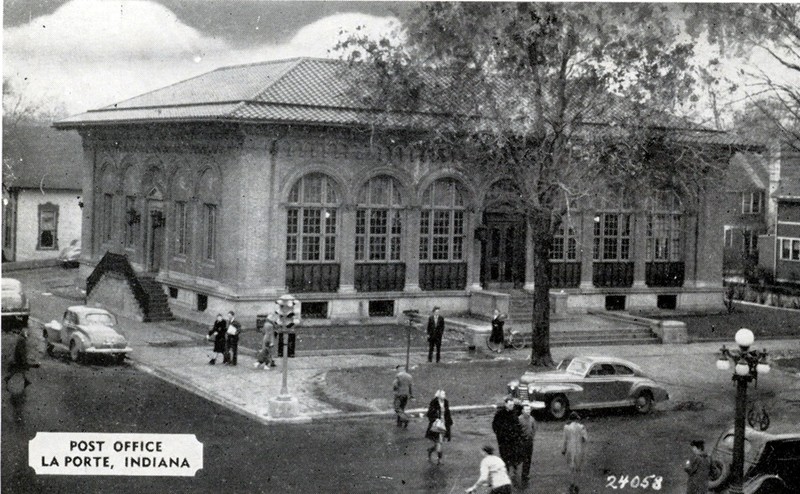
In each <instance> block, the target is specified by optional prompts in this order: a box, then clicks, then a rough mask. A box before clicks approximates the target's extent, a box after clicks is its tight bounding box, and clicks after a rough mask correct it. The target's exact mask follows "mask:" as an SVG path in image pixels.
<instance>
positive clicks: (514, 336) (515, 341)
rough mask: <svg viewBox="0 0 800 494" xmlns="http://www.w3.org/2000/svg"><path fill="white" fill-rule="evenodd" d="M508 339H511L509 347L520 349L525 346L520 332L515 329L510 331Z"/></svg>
mask: <svg viewBox="0 0 800 494" xmlns="http://www.w3.org/2000/svg"><path fill="white" fill-rule="evenodd" d="M510 340H511V347H512V348H514V350H522V349H523V348H525V338H524V337H523V336H522V334H520V333H518V332H517V331H514V332H512V333H511V338H510Z"/></svg>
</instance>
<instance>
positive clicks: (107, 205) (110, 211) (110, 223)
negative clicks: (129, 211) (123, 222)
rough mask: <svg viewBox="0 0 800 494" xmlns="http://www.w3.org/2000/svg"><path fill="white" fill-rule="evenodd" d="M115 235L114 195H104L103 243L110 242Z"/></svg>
mask: <svg viewBox="0 0 800 494" xmlns="http://www.w3.org/2000/svg"><path fill="white" fill-rule="evenodd" d="M113 235H114V195H113V194H107V193H106V194H103V241H105V242H109V241H110V240H111V238H112V237H113Z"/></svg>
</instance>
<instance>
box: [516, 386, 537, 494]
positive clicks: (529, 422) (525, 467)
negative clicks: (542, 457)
mask: <svg viewBox="0 0 800 494" xmlns="http://www.w3.org/2000/svg"><path fill="white" fill-rule="evenodd" d="M531 411H532V408H531V404H530V402H528V401H526V402H523V403H522V413H521V414H520V416H519V424H520V428H521V429H522V436H521V438H520V456H521V457H522V486H523V487H527V486H528V484H529V483H530V476H531V463H532V462H533V439H534V437H535V436H536V419H534V418H533V415H531Z"/></svg>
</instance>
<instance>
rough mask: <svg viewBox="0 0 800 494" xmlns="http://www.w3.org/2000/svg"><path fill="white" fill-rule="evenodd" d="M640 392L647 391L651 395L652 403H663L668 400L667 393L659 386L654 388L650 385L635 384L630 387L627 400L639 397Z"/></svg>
mask: <svg viewBox="0 0 800 494" xmlns="http://www.w3.org/2000/svg"><path fill="white" fill-rule="evenodd" d="M642 391H649V392H650V394H652V395H653V401H656V402H658V401H664V400H666V399H668V398H669V395H668V394H667V391H666V390H665V389H663V388H661V387H660V386H654V385H653V384H651V383H636V384H634V385H633V386H632V387H631V391H630V393H629V394H628V398H631V399H634V398H636V397H637V396H639V393H641V392H642Z"/></svg>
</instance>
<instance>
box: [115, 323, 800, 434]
mask: <svg viewBox="0 0 800 494" xmlns="http://www.w3.org/2000/svg"><path fill="white" fill-rule="evenodd" d="M120 322H121V324H120V328H121V330H120V332H121V333H123V334H124V335H125V337H126V338H128V340H129V342H130V345H131V347H132V348H133V352H132V353H131V354H130V356H129V360H130V361H132V363H133V365H134V366H136V367H137V368H139V369H141V370H143V371H145V372H148V373H151V374H153V375H155V376H158V377H160V378H162V379H164V380H166V381H168V382H171V383H173V384H175V385H177V386H180V387H182V388H184V389H186V390H188V391H191V392H193V393H195V394H197V395H199V396H202V397H204V398H206V399H208V400H210V401H213V402H215V403H218V404H220V405H222V406H224V407H227V408H228V409H230V410H231V411H235V412H237V413H242V414H244V415H247V416H249V417H252V418H253V419H255V420H258V421H259V422H262V423H265V424H269V423H275V422H286V421H287V420H285V419H284V420H276V419H272V418H271V417H270V416H269V402H270V400H271V399H272V398H274V397H276V396H278V394H279V393H280V390H281V382H282V359H278V360H277V363H278V366H277V367H274V368H272V369H271V370H263V369H255V368H254V367H253V364H254V363H255V350H253V349H251V348H242V347H241V346H240V348H239V362H238V365H237V366H236V367H233V366H227V365H221V362H219V361H218V362H217V365H209V364H208V361H209V359H210V358H211V356H212V352H211V343H209V342H206V341H205V339H204V338H203V337H201V336H199V335H198V334H197V333H196V332H192V331H190V330H188V329H183V328H181V326H180V323H179V322H166V323H141V322H137V321H133V320H128V319H121V320H120ZM576 324H581V322H580V321H576ZM758 347H759V349H761V348H766V349H767V350H768V351H775V352H784V351H787V350H793V351H798V352H800V340H798V339H793V340H769V341H762V342H759V343H758ZM719 348H720V343H719V342H710V343H692V344H686V345H662V344H659V345H620V346H591V347H563V348H559V347H556V348H553V349H552V355H553V358H554V359H555V360H556V361H558V360H559V359H561V358H563V357H564V356H566V355H576V354H595V355H602V354H613V355H615V356H618V357H622V358H631V359H634V360H637V361H639V362H642V361H644V362H653V364H654V365H657V367H658V368H659V369H671V373H672V374H673V375H672V376H669V378H668V380H671V381H682V378H687V377H689V376H682V373H683V372H684V369H683V368H682V363H683V362H685V361H686V359H687V356H689V355H697V356H700V355H703V354H705V355H708V357H707V360H708V361H709V369H713V360H712V359H713V358H715V357H714V355H715V354H716V353H717V352H718V350H719ZM382 350H383V351H382V352H381V353H373V352H370V351H369V350H367V351H360V352H361V353H359V354H344V355H343V354H339V355H317V356H302V355H299V356H298V357H296V358H291V359H288V362H289V372H288V389H289V392H290V394H291V395H292V396H293V397H295V398H296V399H297V400H298V402H299V405H300V413H301V417H299V418H298V419H296V420H295V419H292V420H289V421H291V422H308V421H312V420H313V421H316V420H329V419H334V418H346V417H358V416H365V415H380V414H385V415H390V414H391V413H393V412H392V411H391V410H390V409H387V408H386V407H385V400H378V401H380V403H375V404H374V406H372V407H370V408H373V409H374V411H371V412H353V411H352V408H350V409H349V410H348V406H347V401H346V400H342V403H341V404H340V403H337V407H334V406H332V405H331V404H330V403H328V402H326V401H322V399H321V393H320V390H322V389H325V386H326V382H325V376H326V373H327V372H328V371H331V370H338V369H348V368H360V367H378V368H380V367H383V368H386V369H394V368H395V366H396V365H404V364H405V349H404V348H398V349H394V350H395V352H392V353H386V349H382ZM529 351H530V350H529V349H525V350H519V351H507V352H506V353H504V354H503V357H502V358H513V359H520V360H524V359H526V358H527V355H528V354H529ZM486 358H487V357H486V356H484V355H482V354H480V353H477V354H476V353H472V352H468V351H467V350H466V348H465V349H464V350H463V351H452V350H451V351H445V352H443V353H442V361H443V364H441V365H444V366H446V365H447V363H446V362H448V361H455V360H457V361H461V362H464V361H478V360H483V361H485V360H486ZM426 360H427V354H426V353H422V352H419V351H413V349H412V352H411V355H410V361H411V366H412V367H413V366H414V365H419V364H424V365H428V364H427V362H426ZM703 360H706V358H703ZM645 370H647V369H645ZM375 386H376V387H377V388H386V389H387V390H388V388H389V386H390V383H385V382H375ZM388 392H389V391H387V393H388ZM675 398H678V397H677V396H676V397H675ZM453 410H454V411H460V410H461V411H463V410H493V405H492V404H489V403H475V404H468V405H466V406H460V407H454V408H453ZM410 412H411V413H420V412H424V410H422V409H419V410H416V409H415V410H410Z"/></svg>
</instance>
